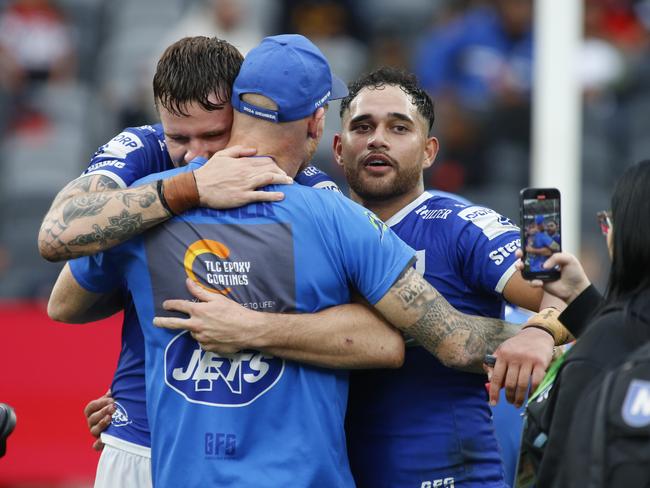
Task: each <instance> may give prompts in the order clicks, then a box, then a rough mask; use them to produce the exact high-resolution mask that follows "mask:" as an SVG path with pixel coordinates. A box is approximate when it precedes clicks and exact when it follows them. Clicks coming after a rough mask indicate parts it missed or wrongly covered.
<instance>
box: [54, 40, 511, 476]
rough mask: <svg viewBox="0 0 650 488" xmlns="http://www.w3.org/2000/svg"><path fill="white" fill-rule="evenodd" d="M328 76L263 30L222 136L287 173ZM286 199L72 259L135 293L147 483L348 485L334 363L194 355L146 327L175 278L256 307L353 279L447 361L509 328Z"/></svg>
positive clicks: (191, 338)
mask: <svg viewBox="0 0 650 488" xmlns="http://www.w3.org/2000/svg"><path fill="white" fill-rule="evenodd" d="M260 71H263V74H268V75H269V76H268V77H266V76H261V74H260ZM339 88H342V84H340V83H338V82H337V81H335V80H334V81H333V79H332V75H331V72H330V70H329V66H328V64H327V62H326V60H325V59H324V58H323V56H322V54H321V53H320V52H319V51H318V49H317V48H316V47H315V46H314V45H313V44H312V43H310V42H309V41H308V40H307V39H305V38H304V37H302V36H276V37H272V38H267V39H265V40H264V41H263V42H262V44H261V45H260V46H259V47H258V48H256V49H254V50H253V51H251V53H250V54H249V56H248V57H247V58H246V60H245V62H244V65H243V66H242V70H241V72H240V75H239V77H238V78H237V80H236V81H235V85H234V87H233V107H235V109H236V110H237V112H236V113H235V116H234V121H233V128H232V137H231V141H230V143H229V144H242V143H245V144H250V143H251V142H253V141H254V145H255V146H256V147H257V148H258V152H259V153H261V154H266V155H268V156H271V157H273V158H274V159H275V161H276V162H277V164H278V165H279V166H280V167H281V168H282V169H283V170H284V171H285V172H286V173H287V174H289V175H295V174H296V172H297V171H298V169H299V168H301V167H302V166H303V165H304V164H306V162H307V161H308V160H309V158H310V157H311V155H312V153H313V151H314V150H315V148H316V146H317V144H318V141H319V139H320V137H321V135H322V129H323V119H324V112H325V110H324V108H323V105H324V104H326V103H327V101H328V100H329V99H331V98H332V97H341V96H344V95H345V94H346V93H347V92H346V91H341V90H339ZM193 168H194V165H190V166H189V169H178V170H173V171H172V172H171V173H168V174H177V173H183V172H184V171H188V170H192V169H193ZM151 178H152V179H155V178H160V175H155V176H152V177H151ZM285 195H286V198H285V200H284V201H282V202H279V203H266V204H252V205H248V206H245V207H242V208H240V209H234V210H228V211H213V210H209V209H195V210H190V211H187V212H185V213H183V214H182V215H181V216H179V217H176V218H174V219H172V220H170V221H169V222H167V223H165V224H163V225H162V226H160V227H158V228H156V229H155V230H152V231H150V232H148V233H147V234H146V235H145V236H143V237H142V238H137V239H134V240H133V241H131V242H129V243H127V244H125V245H123V246H121V247H120V248H117V249H116V250H115V251H113V252H106V253H104V254H101V255H98V256H97V257H94V258H84V259H82V260H78V261H75V262H73V263H71V269H72V272H73V274H74V276H75V279H76V280H77V282H78V283H79V284H80V285H81V286H82V287H83V288H84V289H85V290H87V291H86V293H87V295H88V296H87V299H88V300H89V301H91V300H92V299H93V296H95V295H93V292H94V293H105V292H107V291H110V290H112V289H114V288H115V287H116V286H120V285H121V283H123V282H125V283H126V286H127V288H128V289H129V290H130V291H131V292H132V293H133V299H134V303H135V307H136V309H137V312H138V315H139V317H140V321H141V324H142V326H143V333H144V336H145V347H146V376H147V404H148V411H149V420H150V426H151V430H152V445H153V451H152V459H153V479H154V484H155V485H157V486H199V485H205V484H206V483H218V484H222V485H229V486H272V487H275V486H312V485H315V484H319V485H322V486H353V485H354V483H353V480H352V477H351V475H350V471H349V467H348V463H347V457H346V455H345V440H344V434H343V416H344V411H345V403H346V396H347V374H346V373H344V372H339V371H334V370H324V369H320V368H317V367H309V366H304V365H301V364H299V363H294V362H291V361H285V360H281V359H279V358H276V357H274V356H272V355H271V354H269V353H267V352H262V351H263V348H257V347H256V340H255V339H260V338H251V340H250V344H251V347H252V349H246V350H243V351H238V350H237V348H234V349H232V350H230V351H228V350H222V351H220V352H221V353H220V354H217V353H214V352H206V351H205V350H204V349H203V348H202V347H200V346H199V344H201V345H203V344H204V342H205V341H206V336H205V334H204V331H203V330H202V329H200V328H197V327H196V322H192V321H191V320H190V321H188V320H177V322H180V325H178V324H170V323H167V324H165V325H166V326H168V327H169V328H170V329H171V330H167V329H156V328H155V327H153V326H152V322H153V317H154V315H166V314H167V313H166V312H165V310H164V309H163V306H162V300H163V299H164V298H166V297H169V296H188V297H189V295H188V294H187V291H186V289H185V284H186V283H185V278H186V277H187V278H189V282H194V283H195V285H196V286H195V288H196V287H198V288H201V289H202V290H204V291H205V292H208V293H212V294H214V295H226V296H228V297H230V298H232V299H234V300H235V301H237V302H239V303H241V304H245V305H246V306H247V307H249V308H253V309H265V310H269V311H298V312H312V311H317V310H320V309H322V308H325V307H329V306H333V305H336V304H339V303H346V302H348V301H349V299H350V291H349V288H350V287H353V288H354V289H356V290H358V291H359V292H360V293H361V294H362V295H363V296H364V297H365V298H366V299H367V301H368V302H369V303H370V304H372V305H373V306H374V307H375V308H376V309H377V310H378V311H380V312H381V313H382V314H383V315H384V316H385V317H386V318H387V319H388V320H389V322H391V323H392V324H394V325H395V326H397V327H398V328H400V329H402V330H404V331H406V332H407V333H409V334H411V335H412V336H415V337H417V338H418V339H420V340H421V341H422V342H423V343H426V345H427V346H428V347H430V348H432V349H433V350H435V351H437V353H438V354H439V356H440V357H441V359H442V360H443V361H445V362H446V363H448V364H453V365H456V366H465V367H470V366H472V367H480V364H481V361H482V358H483V355H484V353H485V352H486V351H492V350H493V349H494V348H495V347H496V345H497V344H499V343H500V342H501V341H502V340H503V339H504V338H505V337H508V336H510V335H512V334H513V333H514V331H515V330H516V329H514V328H513V327H511V326H509V325H508V324H504V323H503V322H502V321H499V320H494V319H484V318H479V317H474V318H468V317H467V316H466V315H464V314H461V313H459V312H457V311H456V310H454V309H453V308H451V307H450V306H449V304H448V303H447V302H446V301H445V300H444V299H443V298H442V297H441V296H440V295H439V294H438V293H437V292H436V291H435V290H434V289H433V288H431V287H430V286H429V285H428V284H427V283H426V282H425V281H424V280H423V279H422V278H421V277H420V276H419V275H417V273H416V272H415V271H414V270H413V269H412V268H411V263H412V260H413V255H414V253H413V251H412V250H411V249H410V248H409V247H408V246H406V245H405V244H403V243H402V242H401V241H400V240H399V239H397V238H396V236H395V235H394V234H393V233H392V232H391V231H390V230H389V229H388V228H387V227H386V226H385V224H383V223H382V222H381V221H380V220H378V219H377V218H376V217H375V216H374V214H372V213H371V212H369V211H367V210H365V209H363V208H362V207H360V206H358V205H356V204H354V203H352V202H350V201H349V200H347V199H345V198H344V197H342V196H339V195H336V194H331V193H326V192H319V191H315V190H311V189H308V188H302V187H299V186H298V185H292V186H290V187H288V188H286V190H285ZM190 298H191V297H190ZM57 299H60V297H58V298H57V297H54V300H55V301H56V300H57ZM191 307H192V304H191V303H189V302H186V305H185V306H184V307H176V308H177V309H178V310H181V311H186V310H188V308H191ZM165 308H170V307H169V306H167V307H165ZM157 320H158V319H157ZM158 323H160V321H158ZM175 329H181V331H180V332H179V331H177V330H175ZM185 329H187V330H185ZM296 333H300V330H299V329H297V330H296ZM306 340H308V338H306ZM226 353H228V354H226Z"/></svg>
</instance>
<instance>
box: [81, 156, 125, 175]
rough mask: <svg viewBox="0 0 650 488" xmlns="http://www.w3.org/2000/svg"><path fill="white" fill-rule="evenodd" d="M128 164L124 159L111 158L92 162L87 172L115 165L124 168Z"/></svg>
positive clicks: (114, 166)
mask: <svg viewBox="0 0 650 488" xmlns="http://www.w3.org/2000/svg"><path fill="white" fill-rule="evenodd" d="M124 166H126V164H125V163H124V161H117V160H115V159H111V160H109V161H99V162H98V163H95V164H91V165H90V166H88V168H87V169H86V171H85V173H92V172H93V171H96V170H98V169H102V168H106V167H113V168H117V169H122V168H124Z"/></svg>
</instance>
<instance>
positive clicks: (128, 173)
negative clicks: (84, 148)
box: [82, 124, 173, 188]
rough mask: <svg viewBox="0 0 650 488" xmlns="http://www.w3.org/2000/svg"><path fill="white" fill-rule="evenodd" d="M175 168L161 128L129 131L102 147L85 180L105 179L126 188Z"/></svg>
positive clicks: (129, 129) (130, 128)
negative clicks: (150, 176)
mask: <svg viewBox="0 0 650 488" xmlns="http://www.w3.org/2000/svg"><path fill="white" fill-rule="evenodd" d="M171 168H173V164H172V161H171V158H170V157H169V153H168V152H167V146H166V144H165V135H164V132H163V128H162V125H161V124H155V125H143V126H141V127H127V128H126V129H124V130H123V131H122V132H120V133H119V134H118V135H116V136H115V137H113V139H111V140H110V141H108V142H107V143H106V144H104V145H103V146H101V147H100V148H99V149H97V151H96V152H95V154H93V157H92V158H91V160H90V164H89V165H88V168H86V171H84V172H83V174H82V176H86V175H105V176H108V177H109V178H111V179H112V180H113V181H115V182H116V183H117V184H118V185H119V186H120V187H122V188H126V187H127V186H130V185H131V183H133V182H134V181H135V180H138V179H140V178H142V177H143V176H146V175H149V174H152V173H160V172H161V171H165V170H168V169H171Z"/></svg>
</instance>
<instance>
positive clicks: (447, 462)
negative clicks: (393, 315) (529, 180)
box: [347, 192, 520, 488]
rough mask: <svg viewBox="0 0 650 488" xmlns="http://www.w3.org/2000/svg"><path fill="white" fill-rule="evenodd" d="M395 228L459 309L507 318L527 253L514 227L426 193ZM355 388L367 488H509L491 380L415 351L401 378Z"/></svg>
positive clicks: (381, 378)
mask: <svg viewBox="0 0 650 488" xmlns="http://www.w3.org/2000/svg"><path fill="white" fill-rule="evenodd" d="M386 223H387V224H388V225H389V226H390V227H391V228H392V229H393V230H394V231H395V233H396V234H397V235H398V236H400V237H401V238H402V239H403V240H404V241H405V242H406V243H407V244H408V245H410V246H411V247H412V248H414V249H415V251H416V255H417V263H416V265H415V267H416V270H417V271H418V272H420V273H421V274H423V275H424V277H425V279H426V280H427V281H428V282H429V283H431V284H432V285H433V286H434V287H435V288H436V289H437V290H438V291H439V292H440V293H441V294H442V295H443V296H444V297H445V298H446V299H447V300H448V301H449V302H450V303H451V304H452V305H453V306H454V307H455V308H457V309H458V310H460V311H462V312H465V313H469V314H473V315H481V316H486V317H502V314H503V309H504V302H503V301H502V298H501V292H502V291H503V288H504V286H505V284H506V283H507V281H508V280H509V278H510V277H511V276H512V274H513V273H514V272H515V268H514V262H515V256H514V252H515V250H516V249H517V248H518V247H519V246H520V242H519V229H518V228H517V227H516V226H515V225H513V224H512V222H510V221H509V220H508V219H506V218H504V217H502V216H500V215H499V214H497V213H496V212H494V211H492V210H490V209H487V208H484V207H479V206H474V205H465V204H462V203H460V202H459V201H458V200H455V199H453V198H448V197H439V196H432V195H431V194H429V193H426V192H425V193H424V194H422V195H421V196H420V197H419V198H417V199H416V200H415V201H413V202H412V203H411V204H409V205H407V206H406V207H405V208H404V209H402V210H401V211H400V212H398V213H397V214H395V215H394V216H393V217H392V218H390V219H389V220H388V221H387V222H386ZM407 344H408V342H407ZM351 381H352V382H351V388H350V404H349V412H348V419H347V428H348V436H349V456H350V464H351V467H352V472H353V473H354V476H355V480H356V482H357V483H358V486H360V487H375V486H387V487H388V486H390V487H391V488H393V487H395V488H400V487H405V488H406V487H409V488H412V487H417V488H420V487H425V488H431V487H434V486H440V487H442V486H447V487H451V486H457V487H460V486H462V487H479V486H480V487H483V488H485V487H497V486H498V487H502V486H505V485H504V479H503V467H502V464H501V456H500V451H499V447H498V444H497V441H496V438H495V435H494V427H493V425H492V421H491V412H490V408H489V406H488V403H487V393H486V391H485V387H484V384H485V382H486V378H485V376H484V375H478V374H471V373H464V372H462V371H458V370H454V369H450V368H447V367H445V366H443V365H442V364H441V363H440V362H439V361H438V360H437V359H436V358H435V357H434V356H433V355H431V354H430V353H429V352H427V351H426V350H425V349H424V348H422V347H420V346H417V345H412V346H411V347H407V349H406V358H405V363H404V366H403V367H402V368H400V369H397V370H375V371H372V370H371V371H360V372H354V373H353V374H352V380H351Z"/></svg>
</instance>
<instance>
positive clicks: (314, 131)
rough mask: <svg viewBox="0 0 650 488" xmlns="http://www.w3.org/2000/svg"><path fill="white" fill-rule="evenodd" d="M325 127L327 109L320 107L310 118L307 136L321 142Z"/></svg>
mask: <svg viewBox="0 0 650 488" xmlns="http://www.w3.org/2000/svg"><path fill="white" fill-rule="evenodd" d="M324 127H325V109H324V108H323V107H319V108H318V109H317V110H316V111H315V112H314V113H313V114H312V116H311V117H310V118H309V122H308V123H307V136H308V137H310V138H312V139H316V140H320V138H321V137H322V135H323V130H324Z"/></svg>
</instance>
